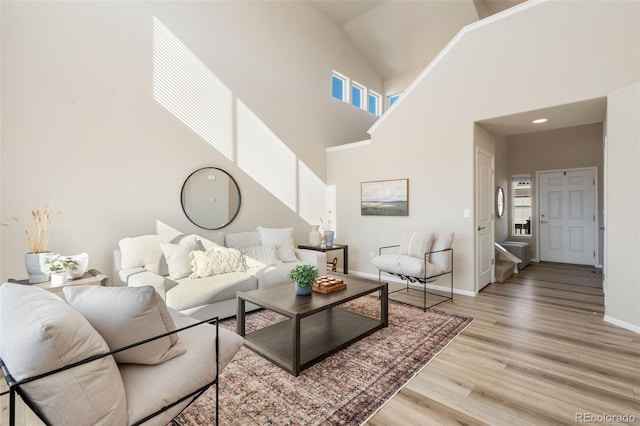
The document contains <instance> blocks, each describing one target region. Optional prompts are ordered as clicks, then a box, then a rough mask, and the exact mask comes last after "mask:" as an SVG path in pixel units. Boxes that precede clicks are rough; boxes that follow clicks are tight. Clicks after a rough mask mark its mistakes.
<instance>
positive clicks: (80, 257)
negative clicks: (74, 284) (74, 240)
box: [67, 253, 89, 280]
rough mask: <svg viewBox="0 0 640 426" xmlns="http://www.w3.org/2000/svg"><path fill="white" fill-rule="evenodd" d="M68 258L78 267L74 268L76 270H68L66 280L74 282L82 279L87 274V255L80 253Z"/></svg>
mask: <svg viewBox="0 0 640 426" xmlns="http://www.w3.org/2000/svg"><path fill="white" fill-rule="evenodd" d="M69 257H70V258H72V259H73V260H75V261H76V262H78V266H76V269H69V270H68V271H67V276H68V278H69V279H71V280H74V279H77V278H80V277H82V275H84V273H85V272H87V269H89V255H88V254H87V253H81V254H76V255H74V256H69Z"/></svg>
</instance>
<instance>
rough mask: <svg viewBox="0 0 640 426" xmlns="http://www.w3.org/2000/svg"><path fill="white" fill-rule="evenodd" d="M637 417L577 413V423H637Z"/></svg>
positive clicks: (627, 414)
mask: <svg viewBox="0 0 640 426" xmlns="http://www.w3.org/2000/svg"><path fill="white" fill-rule="evenodd" d="M636 420H637V417H636V416H634V415H633V414H630V413H626V414H593V413H576V423H635V422H636Z"/></svg>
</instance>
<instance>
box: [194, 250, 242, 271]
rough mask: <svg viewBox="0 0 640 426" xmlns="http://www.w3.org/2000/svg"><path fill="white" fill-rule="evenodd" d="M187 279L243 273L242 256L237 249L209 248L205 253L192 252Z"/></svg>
mask: <svg viewBox="0 0 640 426" xmlns="http://www.w3.org/2000/svg"><path fill="white" fill-rule="evenodd" d="M190 257H191V270H192V271H193V273H192V274H191V275H189V278H193V279H195V278H204V277H210V276H212V275H218V274H226V273H229V272H238V271H240V272H244V271H245V270H246V266H245V263H244V256H243V255H242V252H240V250H238V249H233V248H226V247H211V248H209V249H207V250H206V251H192V252H191V254H190Z"/></svg>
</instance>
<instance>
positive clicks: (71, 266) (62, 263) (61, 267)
mask: <svg viewBox="0 0 640 426" xmlns="http://www.w3.org/2000/svg"><path fill="white" fill-rule="evenodd" d="M48 265H49V271H50V272H51V285H52V286H59V285H62V284H64V283H66V282H67V280H68V278H69V276H68V274H67V272H69V271H75V270H76V269H77V268H78V262H77V261H76V260H75V259H74V258H72V257H68V256H67V257H60V255H57V256H56V257H54V258H53V259H52V260H51V261H50V262H48Z"/></svg>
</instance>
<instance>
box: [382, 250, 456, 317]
mask: <svg viewBox="0 0 640 426" xmlns="http://www.w3.org/2000/svg"><path fill="white" fill-rule="evenodd" d="M395 247H400V245H399V244H396V245H393V246H384V247H380V248H379V249H378V254H379V255H382V250H385V249H390V248H395ZM446 251H448V252H449V256H450V269H449V271H447V272H443V273H441V274H436V275H431V276H428V277H427V276H426V271H427V263H428V261H427V258H428V256H429V255H431V254H434V253H442V252H446ZM423 258H424V266H425V268H424V270H425V276H423V277H412V276H409V275H403V274H397V273H394V272H389V271H382V270H380V269H379V270H378V281H382V273H383V272H384V273H386V274H389V275H394V276H396V277H399V278H400V279H402V280H405V282H406V286H405V287H404V288H401V289H398V290H394V291H389V296H391V294H393V293H398V292H401V291H406V292H407V293H408V292H409V290H412V291H417V292H420V293H422V306H421V308H422V310H423V311H424V312H427V309H429V308H432V307H434V306H436V305H439V304H441V303H444V302H448V301H451V302H453V248H447V249H444V250H434V251H428V252H425V253H424V257H423ZM443 275H450V277H451V289H450V293H449V296H443V295H441V294H438V293H433V292H431V291H427V283H428V282H433V281H434V280H435V279H436V278H438V277H441V276H443ZM409 283H413V284H415V283H421V284H422V289H419V288H413V287H411V286H410V285H409ZM427 294H430V295H432V296H437V297H439V298H441V299H442V300H440V301H439V302H436V303H432V304H430V305H427ZM389 299H391V297H389ZM391 300H395V301H396V302H400V303H404V304H406V305H411V306H416V305H414V304H413V303H409V302H405V301H402V300H398V299H391ZM419 307H420V306H419Z"/></svg>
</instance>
